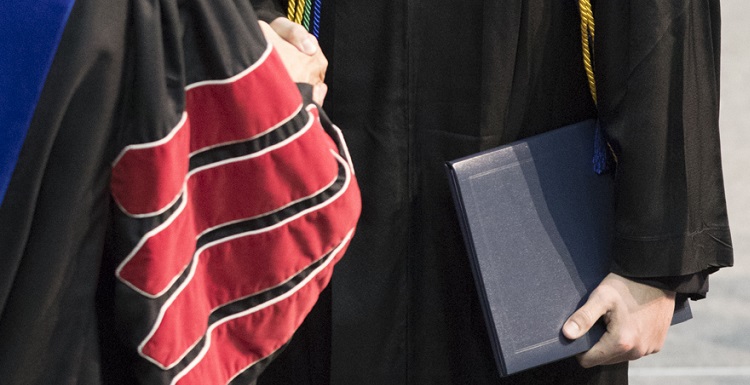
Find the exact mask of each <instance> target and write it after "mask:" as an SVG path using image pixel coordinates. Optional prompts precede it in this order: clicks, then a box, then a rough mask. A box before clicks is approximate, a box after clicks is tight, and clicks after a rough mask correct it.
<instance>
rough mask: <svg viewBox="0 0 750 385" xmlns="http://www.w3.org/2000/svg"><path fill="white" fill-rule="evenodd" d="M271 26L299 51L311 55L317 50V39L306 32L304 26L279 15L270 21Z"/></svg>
mask: <svg viewBox="0 0 750 385" xmlns="http://www.w3.org/2000/svg"><path fill="white" fill-rule="evenodd" d="M271 28H273V29H274V31H276V33H277V34H278V35H279V36H281V38H282V39H284V40H286V41H287V42H288V43H289V44H291V45H293V46H295V47H296V48H297V49H298V50H299V51H300V52H302V53H304V54H307V55H311V56H312V55H315V53H316V52H318V40H317V39H316V38H315V36H313V35H312V34H310V33H309V32H307V30H306V29H305V27H303V26H301V25H299V24H297V23H295V22H293V21H291V20H289V19H286V18H283V17H279V18H276V19H274V20H273V21H272V22H271Z"/></svg>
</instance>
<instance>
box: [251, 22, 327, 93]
mask: <svg viewBox="0 0 750 385" xmlns="http://www.w3.org/2000/svg"><path fill="white" fill-rule="evenodd" d="M259 24H260V27H261V30H262V31H263V35H264V36H265V38H266V40H268V41H269V42H270V43H271V44H272V45H273V46H274V48H275V49H276V52H278V54H279V56H280V57H281V61H282V62H283V63H284V67H285V68H286V70H287V72H288V73H289V76H291V78H292V80H294V81H295V82H296V83H307V84H310V85H312V86H313V101H315V102H316V103H318V104H319V105H322V104H323V100H324V99H325V95H326V93H327V92H328V87H327V86H326V84H325V83H324V81H325V76H326V69H328V60H327V59H326V57H325V55H323V52H322V51H321V49H320V47H319V46H318V40H317V39H316V38H315V36H313V35H311V34H310V33H308V32H307V31H306V30H305V28H304V27H302V26H301V25H299V24H297V23H294V22H292V21H291V20H288V19H285V18H283V17H279V18H277V19H275V20H274V21H272V22H271V24H270V25H269V24H268V23H265V22H262V21H261V22H259Z"/></svg>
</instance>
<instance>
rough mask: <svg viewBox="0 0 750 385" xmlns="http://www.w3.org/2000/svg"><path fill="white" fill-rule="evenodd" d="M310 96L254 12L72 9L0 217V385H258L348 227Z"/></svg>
mask: <svg viewBox="0 0 750 385" xmlns="http://www.w3.org/2000/svg"><path fill="white" fill-rule="evenodd" d="M3 38H9V37H7V36H6V37H3ZM18 38H20V39H22V37H18ZM310 91H311V90H310V89H305V92H304V94H305V95H304V97H303V95H302V94H301V92H300V89H298V87H297V86H296V85H295V84H294V83H293V81H292V80H291V79H290V78H289V76H288V74H287V72H286V70H285V68H284V66H283V63H282V62H281V60H280V58H279V57H278V55H277V54H276V53H275V51H274V50H273V47H272V46H271V45H270V44H268V43H267V42H266V41H265V39H264V37H263V35H262V33H261V30H260V28H259V25H258V21H257V18H256V17H255V14H254V12H253V9H252V7H251V5H250V3H249V2H246V1H242V0H240V1H236V2H233V1H229V0H227V1H214V0H209V1H203V0H191V1H173V0H163V1H152V0H132V1H120V2H101V1H96V0H78V1H76V2H75V5H74V7H73V10H72V13H71V15H70V18H69V20H68V23H67V25H66V27H65V30H64V33H63V36H62V40H61V43H60V46H59V48H58V50H57V53H56V55H55V57H54V62H53V64H52V67H51V70H50V73H49V75H48V77H47V79H46V83H45V84H44V89H43V91H42V94H41V98H40V100H39V103H38V105H37V107H36V110H35V111H34V117H33V119H32V122H31V125H30V126H29V131H28V134H27V137H26V141H25V142H24V144H23V148H22V150H21V154H20V157H19V159H18V164H17V167H16V169H15V171H14V173H13V176H12V179H11V181H10V184H9V188H8V191H7V194H6V196H5V198H4V200H3V202H2V206H0V250H2V258H0V340H1V341H2V343H0V383H3V384H9V385H11V384H13V385H16V384H19V385H20V384H40V385H41V384H44V385H54V384H71V385H72V384H79V385H83V384H107V385H114V384H124V385H125V384H126V385H133V384H139V383H140V384H200V385H204V384H228V383H231V384H248V383H253V382H254V381H255V378H256V377H257V376H258V375H259V373H260V372H261V371H262V369H263V368H264V367H265V366H266V365H267V363H268V362H269V361H270V360H272V359H273V358H274V357H275V356H276V355H277V354H278V352H279V351H280V349H281V348H282V347H283V346H284V345H285V344H286V343H287V341H288V340H289V338H291V335H292V334H293V332H294V330H295V329H296V328H297V327H298V326H299V324H300V323H301V322H302V320H303V319H304V317H305V315H306V314H307V313H308V312H309V310H310V308H312V306H313V304H314V303H315V301H316V299H317V297H318V293H319V292H320V291H321V290H322V288H323V287H325V286H326V285H327V284H328V282H329V279H330V276H331V273H332V270H333V266H334V264H335V263H336V262H337V261H338V259H340V258H341V256H342V255H343V250H345V247H346V246H347V245H348V241H349V240H350V239H351V234H352V232H353V229H354V227H355V225H356V221H357V218H358V213H359V206H360V200H359V193H358V188H357V183H356V179H355V178H354V176H353V173H352V170H351V162H350V160H349V158H348V155H347V153H346V151H345V146H344V144H343V141H342V140H341V134H340V132H338V131H337V129H336V128H335V127H334V126H332V125H331V124H330V122H329V121H328V120H327V118H326V117H325V114H322V113H320V112H319V110H318V108H317V107H316V106H315V105H314V104H313V103H312V102H311V100H310V96H311V95H310V94H311V92H310Z"/></svg>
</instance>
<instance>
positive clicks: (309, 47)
mask: <svg viewBox="0 0 750 385" xmlns="http://www.w3.org/2000/svg"><path fill="white" fill-rule="evenodd" d="M317 50H318V46H317V45H315V42H314V41H313V39H311V38H308V39H305V40H302V52H304V53H306V54H308V55H312V54H314V53H315V51H317Z"/></svg>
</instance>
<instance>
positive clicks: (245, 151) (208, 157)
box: [190, 108, 309, 171]
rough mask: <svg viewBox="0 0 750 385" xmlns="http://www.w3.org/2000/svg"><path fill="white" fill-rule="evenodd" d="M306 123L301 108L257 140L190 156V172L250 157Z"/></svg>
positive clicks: (306, 115) (297, 130)
mask: <svg viewBox="0 0 750 385" xmlns="http://www.w3.org/2000/svg"><path fill="white" fill-rule="evenodd" d="M308 121H309V113H308V112H307V111H306V110H305V109H304V108H303V109H302V110H301V111H300V112H299V113H298V114H297V115H295V116H294V117H293V118H292V119H291V120H290V121H288V122H286V123H284V124H283V125H281V126H280V127H278V128H276V129H274V130H271V131H270V132H267V133H265V134H263V135H261V136H259V137H257V138H254V139H251V140H246V141H242V142H234V143H230V144H226V145H222V146H218V147H214V148H211V149H209V150H206V151H201V152H199V153H196V154H194V155H192V156H191V157H190V170H191V171H192V170H195V169H196V168H198V167H202V166H205V165H208V164H211V163H216V162H220V161H223V160H227V159H232V158H238V157H241V156H245V155H250V154H252V153H256V152H258V151H261V150H263V149H265V148H268V147H270V146H273V145H275V144H278V143H281V142H283V141H284V140H286V139H288V138H289V137H291V136H292V135H294V134H296V133H298V132H299V131H300V130H302V128H304V127H305V125H306V124H307V123H308Z"/></svg>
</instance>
